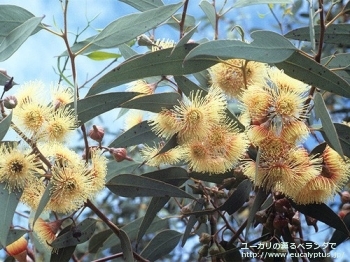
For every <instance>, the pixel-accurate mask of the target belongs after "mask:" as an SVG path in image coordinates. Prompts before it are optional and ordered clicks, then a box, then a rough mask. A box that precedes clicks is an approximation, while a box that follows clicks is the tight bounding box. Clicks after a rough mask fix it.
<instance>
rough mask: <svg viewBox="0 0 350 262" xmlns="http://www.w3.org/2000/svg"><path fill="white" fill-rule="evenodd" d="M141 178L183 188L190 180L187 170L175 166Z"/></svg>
mask: <svg viewBox="0 0 350 262" xmlns="http://www.w3.org/2000/svg"><path fill="white" fill-rule="evenodd" d="M141 176H143V177H148V178H152V179H155V180H158V181H163V182H165V183H168V184H170V185H173V186H177V187H179V186H181V185H182V184H183V183H185V182H186V181H187V180H188V179H189V176H188V173H187V171H186V169H184V168H182V167H175V166H173V167H168V168H164V169H161V170H155V171H153V172H148V173H144V174H142V175H141Z"/></svg>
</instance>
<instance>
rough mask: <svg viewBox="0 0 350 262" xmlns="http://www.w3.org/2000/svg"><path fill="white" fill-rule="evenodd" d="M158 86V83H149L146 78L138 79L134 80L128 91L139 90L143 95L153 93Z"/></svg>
mask: <svg viewBox="0 0 350 262" xmlns="http://www.w3.org/2000/svg"><path fill="white" fill-rule="evenodd" d="M156 87H157V84H156V83H153V84H149V83H147V82H146V81H145V80H137V81H134V82H132V83H131V84H130V85H129V87H128V88H127V89H126V91H129V92H138V93H142V94H143V95H152V94H153V93H154V91H155V89H156Z"/></svg>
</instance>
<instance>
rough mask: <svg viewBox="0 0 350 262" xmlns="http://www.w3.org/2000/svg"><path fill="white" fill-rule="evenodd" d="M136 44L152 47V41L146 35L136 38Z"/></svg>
mask: <svg viewBox="0 0 350 262" xmlns="http://www.w3.org/2000/svg"><path fill="white" fill-rule="evenodd" d="M137 43H138V45H139V46H153V45H154V43H153V41H152V40H151V39H150V38H149V37H148V36H147V35H140V36H139V37H138V38H137Z"/></svg>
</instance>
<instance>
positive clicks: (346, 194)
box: [341, 191, 350, 204]
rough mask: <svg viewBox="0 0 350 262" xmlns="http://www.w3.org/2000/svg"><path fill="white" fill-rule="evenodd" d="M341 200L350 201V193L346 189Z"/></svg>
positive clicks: (343, 201)
mask: <svg viewBox="0 0 350 262" xmlns="http://www.w3.org/2000/svg"><path fill="white" fill-rule="evenodd" d="M341 202H342V203H343V204H345V203H349V202H350V193H349V192H348V191H344V192H342V193H341Z"/></svg>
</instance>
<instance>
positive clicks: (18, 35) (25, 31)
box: [0, 17, 43, 62]
mask: <svg viewBox="0 0 350 262" xmlns="http://www.w3.org/2000/svg"><path fill="white" fill-rule="evenodd" d="M42 19H43V17H32V18H29V19H28V20H27V21H25V22H23V24H21V25H19V26H18V27H16V28H15V29H13V30H12V31H11V32H10V33H9V34H8V35H6V36H5V37H4V38H3V39H2V41H1V44H0V62H2V61H5V60H6V59H8V58H9V57H10V56H11V55H13V54H14V53H15V52H16V51H17V49H18V48H19V47H20V46H21V45H22V44H23V43H24V42H25V41H26V40H27V39H28V37H29V36H31V35H32V34H33V33H34V31H35V30H36V29H37V27H38V26H39V25H40V22H41V20H42Z"/></svg>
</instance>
